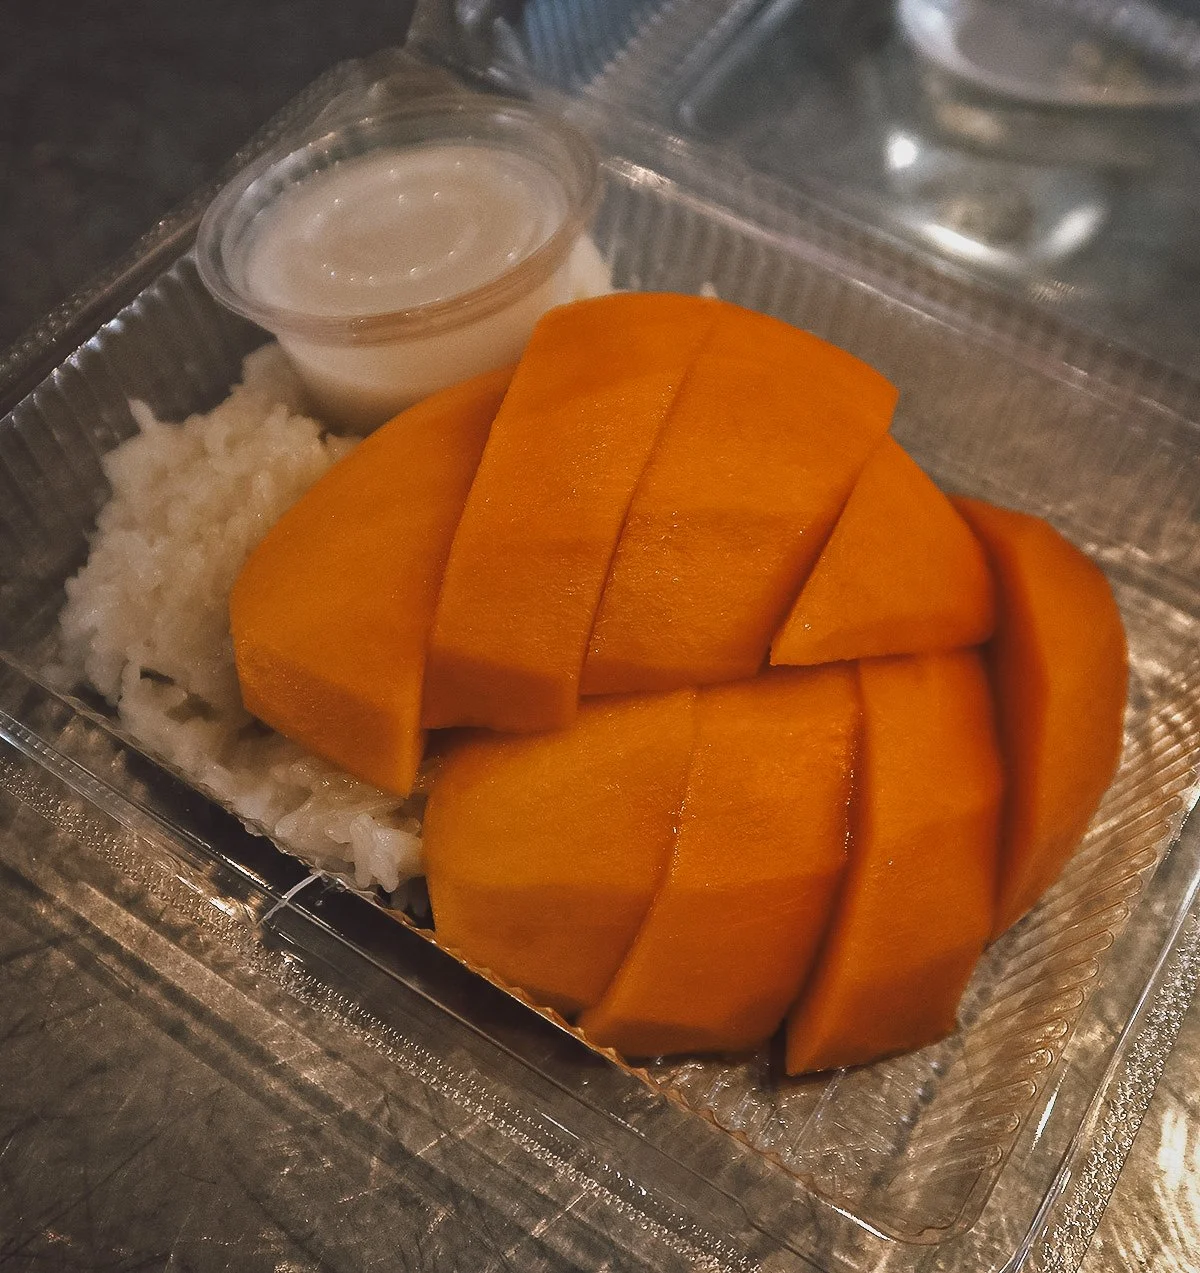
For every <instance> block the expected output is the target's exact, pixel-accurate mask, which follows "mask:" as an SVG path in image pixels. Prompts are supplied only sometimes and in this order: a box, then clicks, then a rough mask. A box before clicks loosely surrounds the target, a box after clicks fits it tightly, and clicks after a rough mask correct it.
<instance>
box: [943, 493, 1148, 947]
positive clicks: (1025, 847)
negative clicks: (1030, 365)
mask: <svg viewBox="0 0 1200 1273" xmlns="http://www.w3.org/2000/svg"><path fill="white" fill-rule="evenodd" d="M956 505H957V507H958V509H959V511H960V512H961V513H962V515H963V516H964V517H965V518H966V519H967V521H968V522H969V523H970V524H971V526H972V527H973V529H974V531H975V533H976V535H978V536H979V539H980V540H981V542H982V543H983V546H984V548H985V549H986V551H987V553H988V556H989V558H990V559H991V563H992V567H993V569H994V571H995V574H996V579H997V582H998V586H999V597H1000V607H999V622H998V624H997V628H996V635H995V638H994V639H993V641H992V644H991V648H990V651H989V653H990V665H991V673H992V678H993V684H994V689H995V699H996V715H997V719H998V721H999V727H1000V740H1001V746H1002V748H1003V751H1004V760H1005V765H1006V767H1007V770H1008V774H1009V790H1008V797H1007V799H1006V802H1005V811H1004V830H1003V836H1002V842H1001V855H1000V878H999V889H998V893H997V901H996V918H995V924H994V934H995V935H997V936H998V935H999V934H1000V933H1002V932H1004V931H1005V929H1007V928H1008V927H1009V926H1010V925H1012V924H1014V923H1016V921H1017V920H1018V919H1020V918H1021V916H1022V915H1024V914H1025V912H1026V911H1028V910H1029V909H1030V907H1031V906H1033V904H1034V903H1035V902H1036V901H1037V900H1038V898H1039V897H1040V896H1041V895H1042V893H1043V892H1044V891H1045V890H1046V889H1047V888H1048V887H1049V886H1050V885H1051V884H1052V883H1053V882H1054V880H1055V879H1057V878H1058V876H1059V874H1060V873H1061V871H1062V868H1063V866H1064V865H1065V864H1066V861H1067V859H1068V858H1069V857H1070V855H1071V852H1072V851H1073V850H1074V848H1075V846H1076V845H1077V844H1078V843H1079V840H1080V837H1081V836H1082V835H1083V833H1084V831H1085V829H1086V828H1087V824H1088V822H1089V821H1090V820H1091V817H1092V814H1093V813H1095V811H1096V806H1097V805H1098V804H1099V802H1100V797H1101V796H1102V795H1103V794H1104V791H1105V789H1106V788H1107V787H1108V784H1109V783H1110V782H1111V781H1112V777H1113V774H1114V773H1115V771H1116V768H1117V763H1118V761H1119V760H1120V756H1121V743H1122V726H1123V722H1124V718H1125V697H1126V692H1127V684H1128V676H1129V668H1128V656H1127V653H1126V648H1125V634H1124V630H1123V628H1122V626H1121V616H1120V613H1119V611H1118V610H1117V605H1116V602H1115V601H1114V599H1113V595H1112V590H1111V589H1110V588H1109V586H1108V581H1107V580H1106V579H1105V577H1104V574H1103V572H1102V571H1101V570H1100V568H1099V567H1098V566H1096V565H1095V564H1094V563H1093V562H1092V561H1090V560H1089V559H1088V558H1087V557H1086V556H1084V554H1083V553H1081V552H1080V551H1079V549H1077V548H1076V547H1075V546H1074V545H1073V544H1070V543H1068V542H1067V540H1065V539H1064V538H1063V537H1062V536H1061V535H1060V534H1059V533H1058V532H1057V531H1056V530H1055V529H1054V528H1053V527H1052V526H1050V525H1049V523H1047V522H1045V521H1043V520H1041V518H1037V517H1030V516H1028V515H1027V514H1024V513H1018V512H1014V511H1012V510H1011V509H1005V508H997V507H995V506H994V505H991V504H987V503H984V502H983V501H982V500H974V499H959V500H957V501H956Z"/></svg>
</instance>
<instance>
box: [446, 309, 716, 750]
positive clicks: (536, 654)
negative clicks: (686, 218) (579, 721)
mask: <svg viewBox="0 0 1200 1273" xmlns="http://www.w3.org/2000/svg"><path fill="white" fill-rule="evenodd" d="M717 308H718V306H717V302H715V301H709V300H705V299H702V298H700V297H690V296H675V295H665V294H663V295H660V294H652V293H618V294H615V295H611V296H604V297H600V298H598V299H596V300H590V301H583V302H579V303H576V304H574V305H567V306H563V307H562V308H560V309H557V310H552V311H551V312H550V313H549V314H547V315H546V316H545V317H544V318H543V319H542V320H541V322H539V323H538V325H537V327H536V328H535V329H534V332H533V336H532V337H531V339H530V342H529V345H528V347H527V348H526V351H525V353H524V355H523V356H522V358H521V362H520V364H519V365H518V368H517V373H516V376H515V377H514V379H513V383H512V388H511V389H510V391H509V394H508V396H507V398H506V399H505V402H504V406H503V408H502V409H501V411H500V413H499V415H498V416H497V418H496V421H495V424H494V426H493V428H492V434H491V437H490V439H489V441H488V445H487V449H486V451H485V452H484V455H483V460H482V462H481V463H480V466H479V472H478V474H477V476H476V478H475V483H474V485H473V487H472V488H471V494H470V497H469V499H468V500H467V505H466V509H465V510H464V512H463V516H462V520H461V522H460V524H459V527H458V532H457V534H456V535H455V537H454V545H453V549H452V551H451V553H450V560H449V562H448V564H447V568H446V574H445V578H444V580H443V582H442V590H441V596H440V597H439V599H438V605H437V614H436V618H435V621H434V626H433V635H432V639H431V642H430V648H429V659H428V665H427V670H426V682H425V723H426V725H428V726H442V725H483V726H487V727H489V728H492V729H502V730H536V729H553V728H556V727H559V726H562V725H565V724H567V723H568V722H569V721H570V720H571V718H572V717H573V715H574V714H575V709H576V706H577V703H578V688H579V674H580V669H581V668H582V666H583V660H584V655H585V653H586V651H587V642H588V635H589V633H590V632H591V629H592V621H593V619H594V617H595V613H596V607H597V605H598V604H599V601H600V593H601V590H602V588H603V586H604V580H605V577H606V576H607V574H608V567H609V562H610V560H611V558H612V554H613V549H614V548H615V546H616V543H617V538H618V536H619V534H620V531H621V525H622V523H623V522H624V520H625V514H626V511H627V510H628V507H629V501H630V498H631V497H632V495H633V491H634V487H635V486H636V484H637V481H638V478H639V477H640V475H641V472H642V469H643V467H644V466H645V463H646V460H647V458H648V457H649V455H650V452H651V449H652V448H653V446H654V442H655V439H656V437H657V436H658V431H659V429H660V427H661V425H662V422H663V420H664V419H665V418H666V416H667V414H668V412H669V411H670V410H671V408H672V405H673V404H674V402H675V398H676V395H677V394H678V391H679V387H680V385H681V384H682V383H683V380H684V377H685V374H686V373H687V370H688V368H689V367H690V366H691V365H692V362H693V360H694V359H695V356H696V353H697V351H698V350H699V348H700V346H701V345H702V344H703V342H704V340H705V339H706V337H707V336H708V333H709V331H710V329H711V328H712V325H713V323H714V322H715V320H716V313H717Z"/></svg>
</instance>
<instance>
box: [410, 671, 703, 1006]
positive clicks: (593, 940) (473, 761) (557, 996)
mask: <svg viewBox="0 0 1200 1273" xmlns="http://www.w3.org/2000/svg"><path fill="white" fill-rule="evenodd" d="M694 699H695V695H694V692H693V691H691V690H680V691H677V692H676V693H673V694H665V695H653V696H639V697H628V698H614V699H605V700H603V701H599V702H596V703H593V704H588V705H586V706H585V707H584V708H583V709H582V710H581V711H580V712H579V714H578V716H577V717H576V719H575V721H574V722H573V723H572V725H571V726H570V727H569V728H568V729H564V730H557V731H552V732H548V733H544V734H532V735H506V736H493V735H484V734H481V735H479V736H477V737H474V738H471V739H469V740H468V741H466V742H464V743H461V744H459V745H457V746H454V747H452V748H451V749H450V751H449V754H448V755H447V756H446V757H445V758H444V759H443V760H442V761H441V764H440V767H439V768H438V770H437V773H436V777H435V779H434V782H433V787H432V791H431V793H430V797H429V805H428V808H427V811H426V815H425V863H426V871H427V882H428V885H429V898H430V903H431V905H432V907H433V917H434V922H435V925H436V929H437V933H438V938H439V940H440V941H441V942H442V943H443V944H444V945H445V946H447V947H449V948H450V949H452V950H454V951H455V952H456V953H458V954H460V955H461V956H462V957H463V958H465V959H466V960H467V961H468V962H469V963H471V964H473V965H474V966H475V967H476V968H479V969H483V970H486V971H488V972H490V973H492V974H493V975H494V976H496V977H497V978H499V979H500V980H501V981H503V982H507V983H508V984H510V985H513V986H518V987H520V988H521V989H523V990H524V991H526V992H527V993H528V994H529V995H530V996H532V998H533V999H534V1000H535V1001H536V1002H538V1003H541V1004H545V1005H547V1006H548V1007H552V1008H555V1009H557V1010H558V1011H559V1012H563V1013H573V1012H577V1011H578V1010H579V1009H581V1008H584V1007H586V1006H588V1005H589V1004H592V1003H595V1002H596V1000H597V999H599V998H600V996H601V995H602V994H603V993H604V988H605V987H606V986H607V985H608V983H609V982H610V981H611V980H612V978H613V975H614V974H615V973H616V971H617V968H618V967H619V965H620V963H621V959H622V958H623V956H624V954H625V952H626V950H628V948H629V945H630V943H631V942H632V941H633V939H634V936H635V935H636V933H637V931H638V928H639V926H640V925H641V922H642V919H643V917H644V916H645V913H646V909H647V908H648V907H649V905H650V902H651V899H652V898H653V896H654V891H655V889H656V888H657V885H658V882H659V879H660V877H661V875H662V872H663V870H664V868H665V866H666V862H667V859H668V856H669V854H670V850H671V842H672V837H673V833H674V828H675V824H676V822H677V820H678V817H679V806H680V801H681V800H682V798H683V790H684V782H685V779H686V775H687V762H688V756H689V754H690V752H691V748H692V738H693V733H694V722H693V714H694Z"/></svg>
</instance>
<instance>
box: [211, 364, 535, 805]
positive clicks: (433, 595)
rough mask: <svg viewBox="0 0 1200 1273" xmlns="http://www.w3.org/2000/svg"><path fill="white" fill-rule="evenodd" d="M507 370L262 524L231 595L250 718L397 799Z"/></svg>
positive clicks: (391, 436)
mask: <svg viewBox="0 0 1200 1273" xmlns="http://www.w3.org/2000/svg"><path fill="white" fill-rule="evenodd" d="M511 376H512V369H511V368H509V369H507V370H505V371H499V372H490V373H488V374H487V375H484V376H480V377H478V378H477V379H474V380H470V381H467V382H466V383H464V384H462V385H458V386H456V387H454V388H452V389H447V390H445V391H444V392H442V393H439V394H435V395H434V396H433V397H431V398H428V399H426V400H425V401H424V402H422V403H419V404H418V405H417V406H415V407H412V408H411V409H410V410H408V411H406V412H404V413H403V414H401V415H400V416H398V417H396V419H394V420H392V421H391V422H389V423H388V424H385V425H384V426H383V427H382V428H380V429H378V430H377V431H376V432H375V433H373V434H372V435H371V436H370V437H368V438H367V439H366V440H365V441H363V442H362V443H360V445H359V446H358V447H356V448H355V450H354V451H352V452H351V453H350V454H349V455H348V456H347V457H346V458H345V459H343V460H342V461H340V462H339V463H338V464H336V465H335V466H334V467H333V468H332V469H330V471H329V472H328V473H327V474H326V475H325V476H324V477H322V478H321V480H320V481H319V482H317V483H316V484H315V485H314V486H313V487H312V488H311V489H310V490H309V491H308V492H307V494H305V496H304V497H303V498H302V499H301V500H299V502H297V503H296V504H295V505H293V507H292V508H290V509H289V510H288V511H287V512H286V513H285V514H284V515H283V517H282V518H280V520H279V521H278V522H277V523H276V524H275V526H273V527H272V528H271V530H270V531H269V532H268V533H267V535H266V537H265V538H264V539H263V540H262V542H261V543H260V544H259V545H258V547H257V548H256V549H255V550H254V552H253V553H251V555H250V557H249V559H248V560H247V562H246V564H245V566H244V567H243V569H242V571H241V573H240V575H239V576H238V579H237V582H236V583H235V585H234V588H233V592H232V594H231V596H230V600H229V617H230V625H231V628H232V632H233V648H234V657H235V660H236V663H237V672H238V680H239V683H240V685H241V691H242V698H243V701H244V702H245V705H246V708H247V710H248V711H250V712H251V713H253V715H255V716H257V717H259V719H261V720H263V721H265V722H266V723H267V724H268V725H270V726H272V728H274V729H277V730H278V731H279V732H280V733H281V734H285V735H287V737H289V738H291V739H293V740H295V741H296V742H298V743H300V744H301V746H303V747H306V748H308V750H310V751H312V752H315V753H316V754H317V755H319V756H323V757H324V758H325V759H326V760H329V761H331V762H332V763H333V764H335V765H337V766H339V767H340V768H342V769H344V770H346V771H347V772H348V773H351V774H353V775H354V776H355V777H357V778H361V779H363V781H364V782H369V783H373V784H374V785H375V786H377V787H382V788H384V789H385V790H387V791H392V792H395V793H396V794H398V795H405V794H407V793H408V792H409V791H410V790H411V788H412V784H413V780H414V778H415V777H416V772H417V767H418V765H419V764H420V760H421V748H422V741H423V735H422V732H421V728H420V714H421V681H422V673H423V669H424V663H425V646H426V642H427V640H428V637H429V628H430V624H431V621H432V618H433V608H434V603H435V602H436V600H437V594H438V584H439V582H440V580H441V574H442V570H443V567H444V566H445V562H446V557H447V554H448V553H449V551H450V542H451V539H452V537H453V535H454V528H455V526H456V525H457V523H458V519H459V515H460V514H461V512H462V507H463V502H464V500H465V499H466V497H467V490H468V488H469V487H470V484H471V479H472V477H473V476H474V473H475V468H476V465H477V464H478V462H479V457H480V454H481V453H482V451H483V445H484V442H485V441H486V439H487V434H488V428H489V427H490V425H491V422H492V419H493V418H494V416H495V415H496V412H497V410H498V409H499V406H500V401H501V399H502V398H503V396H504V393H505V390H506V388H507V386H508V382H509V379H510V378H511Z"/></svg>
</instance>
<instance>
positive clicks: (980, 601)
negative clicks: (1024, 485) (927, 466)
mask: <svg viewBox="0 0 1200 1273" xmlns="http://www.w3.org/2000/svg"><path fill="white" fill-rule="evenodd" d="M994 592H995V588H994V585H993V582H992V573H991V569H990V567H989V566H988V562H987V558H986V556H985V555H984V552H983V549H982V548H981V547H980V544H979V541H978V540H977V539H976V538H975V536H974V534H973V533H972V532H971V529H970V528H969V527H968V526H967V524H966V522H964V521H963V519H962V517H961V516H959V514H958V513H957V512H955V510H954V507H953V505H952V504H951V503H950V501H949V500H948V499H947V498H946V496H945V495H943V494H942V492H941V491H939V490H938V488H937V487H936V486H935V485H934V483H933V481H932V480H931V479H930V478H929V477H927V476H926V474H925V473H924V472H922V470H921V468H920V467H919V466H918V465H917V463H916V462H915V461H914V460H913V459H911V458H910V456H909V455H908V454H907V453H906V452H905V450H904V449H903V447H901V446H900V444H899V443H898V442H896V441H894V440H893V439H892V438H885V439H884V440H883V441H882V442H881V443H880V445H879V447H878V448H877V449H876V451H875V453H874V454H873V455H872V457H871V459H870V460H869V461H868V463H867V465H866V467H865V468H864V469H863V471H862V473H861V474H860V475H859V478H858V481H857V483H856V484H855V487H854V490H853V491H852V492H851V494H850V498H849V500H848V501H847V502H846V507H845V508H844V509H843V510H842V515H841V516H840V517H839V518H838V522H837V525H836V526H835V527H834V528H833V534H832V535H831V536H830V538H829V542H828V543H827V544H826V545H825V547H824V549H823V551H822V553H821V556H820V558H819V559H818V561H817V564H816V566H815V567H814V568H813V572H812V574H811V575H809V577H808V582H807V583H806V584H805V585H804V588H803V589H802V591H801V593H800V596H799V597H798V598H797V599H796V603H795V605H793V606H792V609H791V612H790V613H789V615H788V617H787V619H786V620H785V622H784V624H783V627H782V628H781V629H780V631H779V634H778V635H777V636H776V637H775V640H774V641H773V642H772V645H771V662H772V663H777V664H778V663H798V664H811V663H829V662H832V661H834V660H837V659H859V658H866V657H869V656H872V655H882V654H917V653H923V652H925V651H928V650H950V649H954V648H956V647H958V646H964V645H978V644H980V643H981V642H983V641H986V640H987V638H988V637H989V636H991V634H992V630H993V628H994V626H995V615H996V607H995V598H994Z"/></svg>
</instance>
